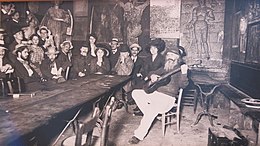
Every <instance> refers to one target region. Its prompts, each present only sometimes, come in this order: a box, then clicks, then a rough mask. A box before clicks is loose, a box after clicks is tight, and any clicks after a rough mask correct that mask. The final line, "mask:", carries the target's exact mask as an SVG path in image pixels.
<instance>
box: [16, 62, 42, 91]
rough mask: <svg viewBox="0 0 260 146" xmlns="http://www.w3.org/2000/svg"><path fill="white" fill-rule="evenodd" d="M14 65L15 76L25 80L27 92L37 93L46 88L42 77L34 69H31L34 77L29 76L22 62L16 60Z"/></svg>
mask: <svg viewBox="0 0 260 146" xmlns="http://www.w3.org/2000/svg"><path fill="white" fill-rule="evenodd" d="M13 65H14V72H15V75H16V76H17V77H19V78H20V79H22V80H23V82H24V84H25V90H26V91H37V90H42V89H44V88H45V86H44V85H43V84H41V77H40V76H39V75H38V74H37V73H36V72H35V70H34V69H33V68H31V69H32V71H33V74H32V76H29V74H28V72H27V70H26V68H25V67H24V66H23V64H22V63H21V62H20V61H18V60H17V59H16V60H15V62H14V64H13Z"/></svg>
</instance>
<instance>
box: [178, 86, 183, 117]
mask: <svg viewBox="0 0 260 146" xmlns="http://www.w3.org/2000/svg"><path fill="white" fill-rule="evenodd" d="M182 94H183V89H182V88H180V89H179V95H178V102H177V113H180V107H181V100H182V97H183V96H182Z"/></svg>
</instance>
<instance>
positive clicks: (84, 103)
mask: <svg viewBox="0 0 260 146" xmlns="http://www.w3.org/2000/svg"><path fill="white" fill-rule="evenodd" d="M128 80H129V77H128V76H111V75H92V76H88V77H86V78H82V79H80V80H71V81H67V82H65V83H62V84H57V85H56V86H55V87H51V89H50V90H49V91H41V92H37V93H36V95H35V96H33V97H27V96H21V97H20V98H19V99H13V98H9V99H0V145H1V146H4V145H31V144H35V142H36V143H37V145H45V146H46V145H48V144H49V142H50V140H51V139H52V138H53V137H54V136H56V135H57V134H58V133H59V132H61V130H62V128H63V127H64V125H66V124H67V123H66V121H69V120H70V119H72V118H73V116H74V115H75V114H76V113H77V111H78V110H79V109H81V108H82V107H84V108H87V109H88V110H89V112H90V110H91V109H92V104H93V103H94V102H95V101H97V100H100V99H105V100H106V98H107V96H109V95H110V94H112V93H113V92H114V91H116V90H119V89H120V88H121V87H122V86H123V85H124V84H125V83H126V82H127V81H128Z"/></svg>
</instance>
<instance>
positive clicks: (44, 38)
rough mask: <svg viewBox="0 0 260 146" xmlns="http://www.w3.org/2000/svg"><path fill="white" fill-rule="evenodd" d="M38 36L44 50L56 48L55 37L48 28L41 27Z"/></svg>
mask: <svg viewBox="0 0 260 146" xmlns="http://www.w3.org/2000/svg"><path fill="white" fill-rule="evenodd" d="M37 34H38V35H39V36H40V38H41V39H40V42H39V46H41V47H42V48H43V49H46V48H47V47H49V46H54V40H53V36H52V35H51V31H50V30H49V29H48V28H47V27H46V26H41V27H40V28H39V30H38V31H37Z"/></svg>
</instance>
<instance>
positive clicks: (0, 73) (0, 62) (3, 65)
mask: <svg viewBox="0 0 260 146" xmlns="http://www.w3.org/2000/svg"><path fill="white" fill-rule="evenodd" d="M6 50H7V48H6V47H5V46H3V45H0V78H5V77H6V74H8V73H13V71H14V69H13V67H12V66H11V62H10V61H9V60H8V59H7V57H6V56H5V51H6Z"/></svg>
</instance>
